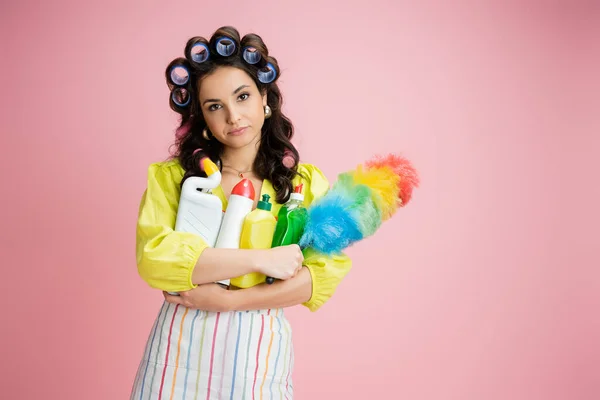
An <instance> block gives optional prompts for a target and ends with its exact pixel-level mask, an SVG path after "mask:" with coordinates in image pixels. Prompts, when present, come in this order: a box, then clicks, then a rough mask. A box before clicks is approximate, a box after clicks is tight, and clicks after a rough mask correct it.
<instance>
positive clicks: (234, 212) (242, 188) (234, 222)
mask: <svg viewBox="0 0 600 400" xmlns="http://www.w3.org/2000/svg"><path fill="white" fill-rule="evenodd" d="M254 196H255V193H254V185H252V182H251V181H250V180H249V179H242V180H241V181H239V182H238V184H237V185H235V186H234V187H233V190H232V191H231V195H230V196H229V202H228V204H227V209H226V210H225V215H224V216H223V223H222V224H221V230H220V232H219V236H218V238H217V242H216V244H215V247H218V248H221V249H238V248H239V247H240V236H241V234H242V225H243V224H244V219H245V218H246V215H248V214H249V213H250V211H252V206H253V205H254Z"/></svg>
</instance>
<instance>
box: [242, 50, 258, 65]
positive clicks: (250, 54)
mask: <svg viewBox="0 0 600 400" xmlns="http://www.w3.org/2000/svg"><path fill="white" fill-rule="evenodd" d="M242 57H244V60H245V61H246V62H247V63H248V64H256V63H257V62H259V61H260V59H261V55H260V52H259V51H258V50H256V47H252V46H246V47H244V51H243V53H242Z"/></svg>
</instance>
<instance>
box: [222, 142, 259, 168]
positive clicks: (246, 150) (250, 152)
mask: <svg viewBox="0 0 600 400" xmlns="http://www.w3.org/2000/svg"><path fill="white" fill-rule="evenodd" d="M257 153H258V148H257V147H255V146H245V147H242V148H238V149H232V148H225V149H224V151H223V155H222V156H221V161H222V162H223V166H224V167H225V166H226V167H229V168H233V169H234V170H236V171H239V172H245V171H250V170H252V169H253V167H254V160H255V159H256V154H257Z"/></svg>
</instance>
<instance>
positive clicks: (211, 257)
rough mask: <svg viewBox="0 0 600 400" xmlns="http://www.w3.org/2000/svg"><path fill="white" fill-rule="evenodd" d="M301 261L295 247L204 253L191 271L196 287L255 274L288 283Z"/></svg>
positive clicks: (301, 257)
mask: <svg viewBox="0 0 600 400" xmlns="http://www.w3.org/2000/svg"><path fill="white" fill-rule="evenodd" d="M303 260H304V257H303V256H302V252H301V251H300V247H299V246H298V245H289V246H281V247H276V248H273V249H215V248H212V247H208V248H206V249H204V251H203V252H202V254H200V257H198V261H197V262H196V266H195V268H194V270H193V271H192V282H193V283H194V284H196V285H200V284H203V283H210V282H216V281H220V280H222V279H231V278H235V277H238V276H242V275H245V274H248V273H250V272H258V273H261V274H264V275H267V276H272V277H274V278H277V279H286V280H287V279H289V278H291V277H292V276H294V274H295V273H296V271H297V270H298V269H300V268H301V267H302V261H303Z"/></svg>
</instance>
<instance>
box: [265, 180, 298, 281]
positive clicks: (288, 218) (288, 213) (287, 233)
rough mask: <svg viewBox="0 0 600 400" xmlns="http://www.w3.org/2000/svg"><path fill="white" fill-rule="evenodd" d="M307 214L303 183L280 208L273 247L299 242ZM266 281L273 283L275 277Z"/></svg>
mask: <svg viewBox="0 0 600 400" xmlns="http://www.w3.org/2000/svg"><path fill="white" fill-rule="evenodd" d="M307 215H308V214H307V211H306V208H305V207H304V195H303V194H302V184H300V185H297V186H296V187H295V188H294V192H293V193H291V194H290V199H289V200H288V201H287V202H286V203H285V204H284V205H283V206H281V208H280V209H279V214H277V225H276V227H275V233H274V235H273V242H272V243H271V247H278V246H287V245H290V244H298V242H299V241H300V238H301V237H302V233H303V232H304V226H305V225H306V219H307ZM266 282H267V283H269V284H271V283H273V282H274V279H273V278H272V277H268V278H267V279H266Z"/></svg>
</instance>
